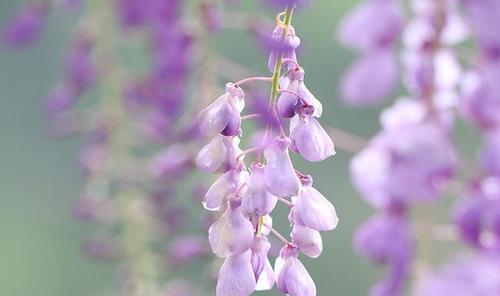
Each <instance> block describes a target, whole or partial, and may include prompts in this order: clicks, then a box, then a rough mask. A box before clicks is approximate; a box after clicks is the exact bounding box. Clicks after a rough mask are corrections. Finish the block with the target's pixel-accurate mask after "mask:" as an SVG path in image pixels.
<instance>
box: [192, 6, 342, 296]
mask: <svg viewBox="0 0 500 296" xmlns="http://www.w3.org/2000/svg"><path fill="white" fill-rule="evenodd" d="M292 12H293V8H292V7H289V8H288V9H287V10H286V12H285V13H283V14H282V15H284V18H285V22H283V21H282V20H280V19H279V18H278V20H279V23H278V26H277V27H276V29H275V30H274V32H273V34H272V36H271V37H266V38H262V40H264V42H265V43H266V44H267V46H268V48H269V49H270V52H271V53H270V58H269V69H270V71H271V72H272V73H273V77H270V78H267V77H251V78H247V79H243V80H241V81H239V82H236V83H228V84H227V85H226V91H225V94H223V95H222V96H220V97H219V98H218V99H216V100H215V102H213V103H212V104H211V105H209V106H208V107H206V108H205V109H203V110H202V111H201V112H200V113H199V115H198V126H199V129H200V131H201V133H202V134H204V135H205V136H207V137H210V139H209V142H208V144H207V145H206V146H205V147H204V148H202V150H201V151H200V152H199V154H198V156H197V158H196V164H197V166H198V167H199V168H200V169H202V170H204V171H208V172H217V173H222V175H221V176H220V177H219V178H218V179H217V180H216V181H215V182H214V183H213V185H212V186H211V187H210V188H209V190H208V191H207V192H206V194H205V196H204V198H203V205H204V206H205V208H206V209H208V210H211V211H222V212H223V214H222V215H221V216H220V217H219V218H218V220H217V221H216V222H215V223H214V224H213V225H212V226H211V227H210V229H209V241H210V245H211V247H212V251H213V253H215V254H216V255H217V256H219V257H223V258H225V261H224V264H223V265H222V267H221V269H220V271H219V278H218V281H217V288H216V295H217V296H235V295H236V296H240V295H241V296H248V295H250V294H252V293H253V291H261V290H269V289H271V288H272V287H273V286H274V284H275V283H277V286H278V288H279V290H280V291H281V292H282V293H284V294H286V295H290V296H310V295H311V296H312V295H316V287H315V284H314V281H313V280H312V278H311V277H310V275H309V274H308V272H307V270H306V269H305V267H304V266H303V265H302V263H301V262H300V261H299V259H298V255H299V253H303V254H305V255H306V256H309V257H311V258H317V257H318V256H319V255H320V254H321V252H322V251H323V241H322V238H321V234H320V231H329V230H333V229H335V227H336V226H337V224H338V218H337V214H336V211H335V208H334V206H333V205H332V204H331V203H330V201H329V200H328V199H326V198H325V197H324V196H323V195H322V194H321V193H320V192H319V191H318V190H316V189H315V188H313V187H312V177H310V176H307V175H304V174H302V173H300V172H298V171H297V170H295V168H294V166H293V163H292V161H291V158H290V151H292V152H296V153H298V154H300V155H301V156H302V157H303V158H304V159H306V160H308V161H312V162H317V161H322V160H324V159H326V158H328V157H329V156H332V155H334V154H335V150H334V144H333V141H332V140H331V139H330V137H329V136H328V134H327V133H326V131H325V130H324V129H323V128H322V127H321V125H320V123H319V121H318V120H319V117H320V116H321V115H322V112H323V109H322V105H321V102H320V101H319V100H318V99H316V97H315V96H314V95H313V94H312V93H311V92H310V91H309V90H308V88H307V87H306V86H305V84H304V70H303V69H302V68H301V67H300V66H299V64H298V61H297V56H296V54H295V49H296V48H297V47H298V46H299V44H300V39H299V37H298V36H297V35H296V33H295V30H294V29H293V28H292V27H291V26H290V24H289V21H290V18H291V14H292ZM287 20H288V21H287ZM282 70H283V75H281V72H282ZM251 81H266V82H267V81H270V82H272V84H273V85H272V93H271V100H270V103H268V104H267V105H268V106H267V107H266V108H255V109H256V110H257V111H258V112H260V113H258V114H249V115H243V116H242V113H244V110H245V100H248V99H250V100H251V99H254V98H252V97H250V98H246V97H245V93H244V92H243V89H242V88H241V86H242V85H243V84H245V83H247V82H251ZM249 118H259V119H261V122H262V123H264V125H265V126H266V128H265V130H264V131H263V133H262V135H261V136H260V137H259V138H260V140H259V141H257V142H258V143H257V144H256V146H255V147H253V148H250V149H247V150H243V151H242V150H240V148H239V147H238V145H239V143H240V138H241V137H242V136H243V134H244V133H243V131H242V130H241V122H242V120H246V119H249ZM285 119H290V129H289V134H288V136H287V133H286V132H285V128H284V127H283V121H284V120H285ZM251 154H256V155H257V157H256V158H255V161H254V162H253V163H252V164H251V165H250V166H249V167H247V165H246V163H245V160H246V158H248V157H249V156H250V155H251ZM277 203H283V204H285V205H286V206H287V207H289V208H290V215H289V220H290V222H291V224H292V231H291V238H292V240H291V241H288V240H287V239H286V238H285V237H283V236H282V235H281V234H280V233H278V232H277V231H276V230H275V229H274V228H273V227H272V218H271V216H270V215H271V214H272V211H273V209H274V208H275V207H276V205H277ZM271 233H272V234H274V235H276V236H277V237H278V238H279V239H280V240H281V241H282V242H283V243H284V247H283V249H282V251H281V254H280V256H279V257H278V258H277V259H276V264H275V267H274V269H273V267H272V266H271V263H270V261H269V259H268V253H269V249H270V248H271V244H270V241H269V240H268V238H267V236H268V235H269V234H271Z"/></svg>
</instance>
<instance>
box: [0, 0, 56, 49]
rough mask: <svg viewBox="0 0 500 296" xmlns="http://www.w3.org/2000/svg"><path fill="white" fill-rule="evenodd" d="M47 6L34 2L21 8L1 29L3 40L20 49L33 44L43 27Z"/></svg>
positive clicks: (39, 1) (41, 0)
mask: <svg viewBox="0 0 500 296" xmlns="http://www.w3.org/2000/svg"><path fill="white" fill-rule="evenodd" d="M47 13H48V4H47V2H46V1H44V0H36V1H32V2H29V3H28V4H26V5H25V6H22V7H21V8H20V9H19V11H18V12H17V13H16V14H15V15H13V16H12V18H11V19H10V20H9V22H8V23H7V24H6V25H5V27H4V29H3V34H2V35H3V36H2V37H3V40H4V42H5V43H6V44H8V45H10V46H12V47H21V46H25V45H28V44H31V43H33V42H34V41H36V40H37V39H38V37H39V36H40V34H41V32H42V30H43V28H44V27H45V19H46V17H47Z"/></svg>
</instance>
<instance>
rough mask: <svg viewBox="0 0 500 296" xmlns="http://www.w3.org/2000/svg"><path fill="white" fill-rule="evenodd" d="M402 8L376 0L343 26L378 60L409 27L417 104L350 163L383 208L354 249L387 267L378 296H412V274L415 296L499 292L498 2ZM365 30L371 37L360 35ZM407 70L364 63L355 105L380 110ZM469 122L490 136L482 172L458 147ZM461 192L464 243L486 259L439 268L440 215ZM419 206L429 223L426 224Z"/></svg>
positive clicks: (412, 93)
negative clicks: (462, 122) (434, 245)
mask: <svg viewBox="0 0 500 296" xmlns="http://www.w3.org/2000/svg"><path fill="white" fill-rule="evenodd" d="M398 7H400V3H398V1H389V0H387V1H385V0H383V1H378V0H368V1H365V2H363V3H362V4H360V5H359V6H358V7H357V8H355V9H354V11H353V12H351V13H350V14H348V15H347V17H346V18H345V19H344V20H343V21H342V25H341V26H340V33H339V37H340V40H341V42H342V43H344V44H345V45H348V46H351V47H354V48H364V49H365V51H366V48H369V49H370V50H369V51H368V52H370V53H371V52H377V51H380V48H381V43H377V42H374V40H376V41H377V40H378V41H379V40H384V41H390V42H382V45H383V46H382V48H386V52H387V50H388V48H392V49H393V48H394V44H395V41H396V38H397V37H398V33H399V32H400V31H401V28H403V27H404V30H403V35H402V43H403V49H402V53H401V54H400V64H401V65H402V68H403V69H404V75H403V82H404V84H405V86H406V88H407V91H408V97H406V98H400V99H398V100H397V101H396V102H395V103H394V105H393V106H392V107H389V108H388V109H386V110H384V111H383V112H382V113H381V116H380V121H381V126H382V130H381V131H380V132H379V133H378V134H377V135H376V136H375V137H374V138H373V139H372V140H370V141H369V143H368V145H367V147H365V148H364V149H363V150H362V151H360V152H359V153H358V154H357V155H356V156H355V157H354V159H353V160H352V162H351V175H352V180H353V184H354V185H355V187H356V188H357V189H358V191H359V192H360V193H361V195H362V197H363V198H364V199H365V200H366V201H367V202H368V203H370V204H371V205H372V206H374V207H375V208H377V209H379V210H380V211H381V213H379V214H377V215H376V216H375V217H373V218H371V219H370V220H368V221H367V222H366V223H365V224H363V225H362V226H361V227H360V229H359V230H358V232H357V233H356V234H355V238H354V246H355V248H356V249H357V250H358V252H359V253H360V254H362V255H363V256H365V257H367V258H369V259H370V260H372V261H374V262H379V263H383V264H385V265H386V266H388V269H389V275H388V276H387V278H386V279H385V280H383V281H381V282H380V283H379V284H378V285H376V286H375V287H374V288H373V289H372V290H371V295H402V294H404V291H405V282H406V280H407V279H408V278H410V276H412V275H413V276H414V277H412V278H413V279H414V281H415V283H413V284H412V286H413V287H414V290H413V291H412V292H413V293H414V295H426V296H427V295H467V296H469V295H497V294H498V293H499V290H498V287H499V284H500V281H499V280H498V277H497V276H496V275H497V274H498V267H496V266H495V264H496V263H495V262H496V261H497V260H498V257H497V256H498V255H497V252H496V250H498V240H497V237H496V235H497V234H496V233H497V229H496V227H497V226H498V225H497V222H498V221H497V220H498V219H497V218H498V217H500V216H499V215H498V207H497V203H498V202H497V199H498V197H499V195H498V193H499V190H498V189H499V188H500V187H499V185H498V184H499V183H498V180H497V178H496V175H497V173H498V170H497V164H498V161H496V155H497V154H498V147H499V146H498V140H497V138H498V136H495V135H498V133H497V132H496V130H497V123H498V120H496V119H494V118H498V116H496V115H495V116H494V115H493V114H494V113H495V112H498V108H497V107H498V98H499V95H498V92H496V84H495V83H493V81H494V80H495V78H494V77H496V76H495V74H494V73H495V71H496V70H495V67H496V65H497V64H498V63H497V58H498V56H497V49H498V48H499V47H498V46H499V44H498V35H497V34H495V33H493V31H492V30H493V29H492V28H493V27H494V26H495V24H496V25H498V16H500V5H499V4H498V1H473V0H471V1H468V0H463V1H452V0H440V1H426V0H416V1H410V7H411V10H412V12H411V14H412V17H411V18H410V20H409V21H407V23H406V25H405V24H404V23H403V22H402V21H401V16H402V13H401V10H400V8H398ZM396 8H398V9H396ZM462 10H463V11H465V16H463V15H461V13H460V12H461V11H462ZM380 15H384V16H385V17H384V18H383V20H381V21H379V22H375V21H373V20H374V18H375V17H377V18H378V17H379V16H380ZM375 23H377V24H376V25H375ZM469 28H470V29H471V31H472V32H473V33H474V34H475V35H476V39H477V41H478V44H479V46H478V48H479V52H480V58H479V62H474V69H473V70H472V71H470V73H466V72H465V71H464V69H465V68H466V67H467V66H468V63H470V57H467V58H466V59H465V61H461V60H460V58H461V56H460V55H461V54H462V52H461V50H463V48H464V47H463V46H461V44H462V43H463V42H464V41H465V40H467V38H468V37H469ZM360 31H363V32H365V33H366V34H355V33H356V32H360ZM368 44H370V45H372V46H368ZM373 44H376V45H377V46H373ZM397 63H398V62H397V60H395V57H394V56H393V57H392V58H391V59H390V62H389V58H388V56H387V58H382V57H381V56H379V57H378V58H377V59H376V60H374V61H372V62H358V63H357V64H356V65H355V66H353V68H352V69H351V70H350V72H349V73H348V74H347V76H346V78H345V79H344V81H343V84H342V87H341V89H342V91H343V94H344V99H345V100H346V102H347V103H349V104H354V105H371V104H373V103H377V102H380V100H382V99H384V98H385V97H387V95H388V94H389V90H390V89H392V86H393V85H394V80H395V78H396V77H397V76H396V75H395V74H394V73H395V69H396V68H397ZM360 65H361V66H360ZM478 65H479V66H478ZM381 72H383V73H381ZM360 86H361V87H360ZM389 86H391V87H389ZM357 89H359V90H360V91H358V92H356V90H357ZM361 90H362V91H361ZM367 90H368V94H367V93H366V91H367ZM495 114H496V113H495ZM458 117H464V118H466V119H468V120H470V121H472V122H473V123H475V125H476V126H477V127H478V128H479V129H480V130H481V131H482V134H483V135H484V138H485V141H484V146H483V148H482V150H481V153H480V164H481V171H482V172H483V173H481V175H480V176H477V173H475V172H474V170H473V169H472V168H471V167H470V165H468V164H465V165H464V163H467V161H466V160H464V159H462V158H463V156H462V153H460V152H459V151H458V148H457V147H456V145H455V143H454V141H453V132H454V129H455V126H456V122H457V119H458ZM464 176H465V177H464ZM471 178H472V180H470V179H471ZM464 179H465V180H464ZM464 183H465V184H467V183H470V185H465V186H464V185H463V184H464ZM453 184H455V185H453ZM453 186H455V187H456V186H458V189H459V190H460V191H457V192H453V194H454V195H457V194H458V195H466V196H468V197H467V198H463V199H461V200H459V201H458V205H457V206H456V207H455V209H454V210H453V212H454V213H453V219H454V222H455V223H456V226H457V228H458V232H459V234H460V236H461V237H462V239H463V240H464V241H465V242H467V243H468V244H470V245H472V246H474V247H475V248H476V249H477V250H478V252H477V254H474V255H471V256H468V257H466V258H464V259H459V260H458V261H457V262H455V263H453V264H451V265H450V266H449V267H447V268H445V269H443V270H442V271H435V272H433V271H430V269H429V264H430V263H431V262H428V261H427V260H428V259H427V258H425V255H426V254H427V253H428V248H429V247H428V246H427V245H428V244H429V243H427V242H426V241H428V240H431V241H433V240H435V239H440V238H441V236H442V234H441V235H438V237H435V236H434V233H436V232H438V231H437V229H439V227H440V226H438V225H434V224H433V219H434V217H433V214H432V212H431V211H432V208H433V207H436V205H435V201H436V200H437V199H438V198H439V197H441V196H443V195H444V194H445V193H449V192H447V191H449V189H450V188H453ZM463 188H465V189H463ZM467 188H468V189H467ZM447 189H448V190H447ZM463 190H464V191H465V192H466V193H464V191H463ZM412 207H413V209H412ZM422 207H424V209H423V210H422V209H421V208H422ZM415 208H417V209H416V210H415ZM419 208H420V209H419ZM412 210H414V211H415V212H417V213H418V215H421V216H423V217H422V218H420V219H421V220H420V221H417V222H416V223H414V225H415V227H412V224H413V223H412V218H411V217H412V216H411V215H410V212H411V211H412ZM422 211H424V212H427V213H422ZM417 219H418V218H417ZM499 221H500V220H499ZM441 228H442V227H441ZM438 233H439V232H438Z"/></svg>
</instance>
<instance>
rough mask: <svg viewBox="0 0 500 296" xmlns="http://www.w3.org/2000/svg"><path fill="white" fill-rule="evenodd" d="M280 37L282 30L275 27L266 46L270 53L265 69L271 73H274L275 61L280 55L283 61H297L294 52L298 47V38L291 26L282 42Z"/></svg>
mask: <svg viewBox="0 0 500 296" xmlns="http://www.w3.org/2000/svg"><path fill="white" fill-rule="evenodd" d="M282 35H283V28H281V27H280V26H277V27H276V28H275V29H274V31H273V35H272V37H271V40H269V41H268V42H267V46H268V47H269V48H270V51H271V52H270V54H269V61H268V63H267V67H268V69H269V71H270V72H271V73H272V72H274V67H275V65H276V61H277V60H278V56H280V55H282V58H283V59H290V60H292V61H297V54H296V53H295V50H296V49H297V48H298V47H299V46H300V38H299V37H298V36H297V35H295V29H294V28H293V26H290V27H289V28H288V30H287V32H286V35H285V38H284V40H283V39H282V38H281V37H282Z"/></svg>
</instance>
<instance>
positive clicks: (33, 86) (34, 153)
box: [0, 0, 379, 296]
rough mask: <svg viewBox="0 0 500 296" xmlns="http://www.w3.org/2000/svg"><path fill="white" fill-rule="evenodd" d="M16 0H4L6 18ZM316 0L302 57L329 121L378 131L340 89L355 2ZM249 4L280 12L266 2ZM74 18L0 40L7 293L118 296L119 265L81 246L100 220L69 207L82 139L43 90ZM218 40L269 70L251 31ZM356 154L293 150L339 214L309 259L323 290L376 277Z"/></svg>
mask: <svg viewBox="0 0 500 296" xmlns="http://www.w3.org/2000/svg"><path fill="white" fill-rule="evenodd" d="M103 1H104V0H103ZM19 2H20V1H18V0H2V1H0V24H3V23H4V22H5V20H6V18H7V16H8V15H9V14H10V13H11V12H12V11H14V9H15V8H16V7H17V5H18V4H19ZM243 2H246V3H253V2H254V1H253V0H252V1H250V0H247V1H243ZM311 2H312V5H310V6H309V7H308V8H307V9H306V10H304V11H300V12H298V13H297V15H296V17H295V18H294V20H293V24H294V26H295V28H296V31H297V33H298V34H299V35H300V37H301V39H302V44H303V46H302V51H301V54H300V62H301V64H302V66H303V67H304V68H305V69H306V72H307V83H308V87H309V88H310V89H311V91H313V92H314V93H315V94H316V96H317V97H318V98H320V99H321V100H322V101H323V104H324V106H325V110H326V114H325V115H324V116H323V118H322V119H323V121H322V123H323V124H326V125H330V126H334V127H337V128H339V129H343V130H346V131H350V132H353V133H355V134H358V135H361V136H364V137H368V136H369V135H371V134H373V133H374V132H375V131H376V130H377V127H378V122H377V113H378V110H375V109H370V110H366V109H349V108H346V107H344V106H342V105H341V104H340V103H339V101H338V98H337V94H336V85H337V82H338V80H339V77H340V73H341V72H342V71H343V70H344V69H346V67H347V65H348V64H349V61H350V60H351V59H352V55H351V54H350V53H349V52H348V51H347V50H345V49H342V48H340V47H339V46H338V44H337V43H336V41H335V38H334V32H335V27H336V24H337V22H338V20H339V18H340V16H341V15H342V14H344V13H345V12H346V11H348V9H349V8H350V7H351V6H352V5H353V3H354V1H353V0H349V1H319V0H316V1H314V0H313V1H311ZM244 7H245V8H246V9H247V10H248V11H249V12H251V13H255V14H260V15H262V16H263V17H265V16H268V17H269V18H270V19H271V18H272V17H273V14H272V13H270V12H264V11H263V10H262V9H261V8H260V6H259V7H256V5H244ZM75 18H76V16H72V15H71V14H65V13H62V12H61V11H59V12H54V13H52V14H51V18H50V21H49V22H48V26H47V28H46V30H45V33H44V34H43V38H42V39H41V40H40V41H39V42H38V43H37V44H36V45H34V46H33V47H31V48H28V49H26V50H23V51H20V52H12V51H9V50H8V49H5V48H0V98H1V99H0V102H1V106H0V136H1V138H0V235H1V237H0V295H5V296H7V295H8V296H34V295H37V296H66V295H72V296H83V295H112V294H113V293H112V291H113V289H114V288H115V287H116V283H117V276H116V270H115V268H114V266H113V265H112V264H110V263H105V262H95V261H92V260H89V259H87V258H85V257H83V256H82V254H81V252H80V243H81V242H82V240H83V238H84V237H85V235H87V234H89V233H91V230H92V228H93V226H87V225H82V224H80V223H78V222H76V221H74V220H73V219H72V217H71V215H70V212H69V209H70V206H71V203H72V201H73V200H74V198H76V197H77V196H78V195H79V192H80V191H81V190H82V188H83V186H84V178H83V175H82V173H81V171H80V170H79V168H78V167H77V164H76V159H77V157H78V153H79V150H80V148H81V146H82V144H83V139H80V138H69V139H63V140H60V139H54V138H51V136H50V135H49V133H48V128H47V118H46V116H45V115H44V112H43V98H44V96H45V95H46V94H47V93H48V92H49V90H50V89H51V87H52V86H53V85H54V83H55V82H56V81H57V80H58V76H59V75H60V70H59V69H60V60H61V56H62V54H63V52H64V47H65V46H64V45H65V42H66V40H67V39H68V36H69V35H70V34H71V30H72V25H73V23H74V19H75ZM214 43H215V44H216V46H217V49H218V50H219V51H220V52H221V53H222V54H223V55H225V56H227V57H228V58H229V59H231V60H233V61H237V62H239V63H241V64H244V65H246V66H249V67H252V68H254V69H256V70H258V71H261V72H264V71H265V70H266V65H267V58H266V57H264V56H263V55H262V53H261V51H260V50H259V49H258V48H257V47H256V46H255V45H254V43H253V40H252V39H251V38H250V37H249V35H248V34H247V32H246V31H245V32H244V31H241V30H228V31H226V32H224V33H222V34H221V35H220V36H219V37H218V38H217V42H214ZM238 78H240V77H234V79H238ZM222 82H223V81H221V83H222ZM350 156H351V155H350V154H349V153H347V152H344V151H340V150H339V151H338V153H337V155H336V157H334V158H330V159H328V160H327V161H325V162H322V163H319V164H310V163H305V162H303V161H300V160H299V159H298V158H296V161H297V163H298V164H299V168H300V169H301V170H303V171H306V172H309V173H311V174H312V175H313V176H314V177H315V186H316V188H317V189H318V190H320V191H322V192H323V193H324V195H325V196H327V197H328V198H329V199H330V200H331V201H332V202H333V203H334V204H335V206H336V208H337V211H338V214H339V216H340V219H341V222H340V225H339V227H338V228H337V229H336V230H335V231H332V232H328V233H324V234H323V238H324V253H323V255H322V256H321V257H320V258H319V259H316V260H312V259H308V258H305V259H304V260H303V261H304V263H305V265H306V266H307V267H308V269H309V271H310V273H311V274H312V276H313V278H314V279H315V281H316V284H317V286H318V295H322V296H327V295H366V292H367V290H368V288H369V286H370V285H371V284H373V283H374V282H375V281H376V279H377V278H378V276H379V274H378V273H377V272H376V269H375V268H373V267H372V266H371V265H370V264H369V263H367V262H366V261H364V260H363V259H361V258H360V257H358V256H356V254H355V253H354V252H353V250H352V235H353V231H354V230H355V228H356V226H357V225H359V224H360V223H361V222H362V221H363V220H364V219H366V218H367V217H368V216H369V214H370V212H371V209H370V208H369V207H368V206H367V205H366V204H365V203H364V202H363V201H361V200H360V198H359V197H358V196H357V194H356V193H355V192H354V191H353V189H352V188H351V186H350V181H349V176H348V161H349V158H350ZM197 206H198V207H200V208H201V205H197ZM277 220H281V221H284V222H286V213H284V212H283V211H280V212H279V213H278V215H277V216H276V218H275V221H277ZM282 225H283V226H286V225H285V223H282ZM278 227H279V228H281V229H283V230H285V229H286V228H284V227H281V226H278ZM193 270H195V267H193ZM256 294H257V295H278V294H277V293H275V292H273V293H256ZM207 295H211V293H210V292H208V293H207Z"/></svg>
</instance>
